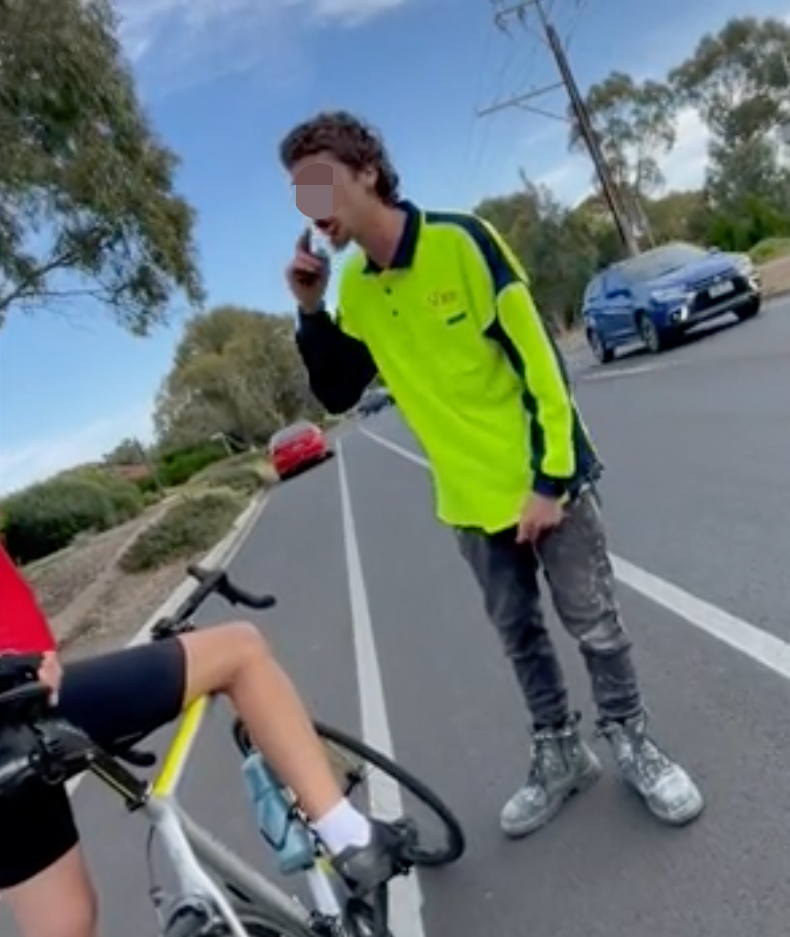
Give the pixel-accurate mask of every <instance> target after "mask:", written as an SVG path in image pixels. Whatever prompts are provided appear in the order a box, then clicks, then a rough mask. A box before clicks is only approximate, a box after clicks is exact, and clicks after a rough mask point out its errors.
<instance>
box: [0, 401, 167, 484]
mask: <svg viewBox="0 0 790 937" xmlns="http://www.w3.org/2000/svg"><path fill="white" fill-rule="evenodd" d="M150 414H151V406H150V404H148V405H146V406H145V407H141V406H137V407H134V408H133V409H131V410H128V411H125V412H123V413H118V414H116V415H115V416H114V417H112V418H107V419H103V420H97V421H96V422H94V423H90V424H89V425H87V426H85V427H83V428H82V429H80V430H77V431H76V432H74V433H68V434H63V435H62V436H53V437H42V438H39V439H31V440H29V441H27V442H24V443H21V444H20V445H17V446H3V447H2V448H0V493H8V492H9V491H15V490H16V489H18V488H21V487H23V486H24V485H28V484H30V483H31V482H35V481H40V480H42V479H44V478H47V477H49V476H50V475H54V474H55V473H56V472H60V471H62V470H63V469H66V468H69V467H71V466H72V465H81V464H82V463H84V462H90V461H93V460H95V459H100V458H101V457H102V456H103V455H104V454H105V453H106V452H109V451H110V449H112V448H113V446H115V445H117V444H118V443H119V442H120V441H121V439H122V438H123V437H126V436H137V437H139V438H140V439H141V440H142V441H147V440H148V439H150V437H151V435H152V426H151V417H150Z"/></svg>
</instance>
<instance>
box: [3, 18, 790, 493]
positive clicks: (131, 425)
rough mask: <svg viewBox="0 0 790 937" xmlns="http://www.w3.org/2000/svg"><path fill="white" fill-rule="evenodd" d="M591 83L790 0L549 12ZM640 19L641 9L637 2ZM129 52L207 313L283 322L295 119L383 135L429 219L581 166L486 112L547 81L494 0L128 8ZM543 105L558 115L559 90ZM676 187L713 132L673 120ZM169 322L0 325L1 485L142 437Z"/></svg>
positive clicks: (559, 137) (678, 53)
mask: <svg viewBox="0 0 790 937" xmlns="http://www.w3.org/2000/svg"><path fill="white" fill-rule="evenodd" d="M548 3H549V8H550V9H553V11H554V15H555V17H556V21H557V24H558V26H559V27H560V30H561V32H562V33H563V35H569V34H570V40H569V41H570V45H569V49H570V55H571V59H572V63H573V66H574V68H575V70H576V72H577V78H578V81H579V83H580V85H581V86H582V89H585V88H586V87H587V86H588V85H589V84H591V83H592V82H594V81H596V80H598V79H600V78H602V77H603V76H604V75H606V74H607V73H608V72H609V71H611V70H612V69H614V68H617V69H621V70H624V71H628V72H631V73H632V74H634V75H635V76H637V77H641V78H645V77H650V76H654V77H660V76H661V75H662V74H663V73H664V72H665V70H666V69H667V68H668V67H670V66H671V65H673V64H674V63H676V62H678V61H680V60H682V59H683V58H684V57H685V56H686V55H687V54H688V53H689V52H690V51H691V50H692V49H693V47H694V45H695V44H696V42H697V40H698V39H699V37H700V36H701V34H702V33H703V32H705V31H708V30H711V29H716V28H718V27H719V26H720V25H721V24H723V23H724V22H725V21H726V20H727V18H728V17H730V16H732V15H743V14H746V13H747V12H749V13H751V14H752V15H768V14H774V15H782V16H784V15H787V14H790V0H751V3H749V4H747V3H746V2H745V0H740V2H736V0H716V2H711V0H663V2H662V3H661V4H657V3H647V2H645V0H641V2H639V3H638V4H635V3H634V0H581V2H579V0H553V2H552V0H548ZM637 5H638V6H639V14H638V16H636V15H635V7H636V6H637ZM119 9H120V11H121V13H122V15H123V17H124V22H123V39H124V42H125V46H126V49H127V51H128V54H129V56H130V58H131V59H132V61H133V63H134V67H135V71H136V74H137V76H138V81H139V87H140V93H141V95H142V97H143V99H144V100H145V102H146V105H147V107H148V109H149V112H150V114H151V116H152V119H153V121H154V122H155V124H156V127H157V129H158V131H159V132H160V134H161V135H162V137H163V138H164V139H165V140H166V142H167V143H168V144H169V145H170V146H171V147H172V148H173V149H175V150H176V151H177V152H178V153H179V154H180V156H181V157H182V160H183V165H182V168H181V171H180V177H179V187H180V189H181V191H182V192H183V193H184V194H185V195H186V196H187V197H188V198H189V199H190V201H191V202H192V203H193V204H194V205H195V207H196V208H197V210H198V212H199V226H198V239H199V244H200V250H201V255H202V262H203V268H204V272H205V278H206V284H207V287H208V291H209V300H210V303H211V304H217V303H221V302H232V303H239V304H245V305H249V306H252V307H255V308H258V309H262V310H267V311H287V310H289V309H290V302H289V297H288V294H287V292H286V289H285V287H284V283H283V276H282V269H283V267H284V265H285V263H286V261H287V258H288V254H289V251H290V249H291V246H292V244H293V241H294V239H295V238H296V236H297V234H298V233H299V230H300V227H301V224H302V221H303V219H302V217H301V215H299V213H298V212H297V210H296V208H295V207H294V205H293V203H292V201H291V194H290V189H289V186H288V185H287V183H286V182H285V180H284V178H283V175H282V172H281V169H280V167H279V165H278V163H277V153H276V151H277V144H278V141H279V139H280V138H281V136H282V135H283V134H284V133H285V132H286V131H287V130H288V129H289V128H290V127H291V126H292V125H293V124H294V123H296V122H298V121H300V120H301V119H303V118H305V117H306V116H308V115H310V114H312V113H313V112H315V111H317V110H319V109H322V108H326V107H333V108H335V107H343V108H347V109H350V110H354V111H357V112H359V113H360V114H363V115H365V116H366V117H367V118H368V119H369V120H371V121H373V122H374V123H375V124H377V125H378V126H379V127H380V128H381V130H382V131H383V132H384V134H385V136H386V138H387V140H388V142H389V146H390V148H391V150H392V153H393V156H394V158H395V161H396V163H397V165H398V168H399V170H400V172H401V175H402V178H403V181H404V189H405V191H406V193H407V194H408V195H409V197H411V198H412V199H414V200H415V201H418V202H421V203H423V204H428V205H431V206H433V207H437V208H438V207H443V208H449V207H456V208H471V207H473V206H474V204H475V203H476V202H477V201H479V200H480V199H481V198H482V197H483V196H485V195H490V194H497V193H507V192H511V191H514V190H515V189H516V188H517V187H518V184H519V183H518V175H517V172H518V168H519V167H520V166H523V168H524V169H525V170H526V172H527V174H528V175H529V176H530V177H532V178H533V179H536V180H539V181H542V182H545V183H546V184H548V185H550V186H552V188H554V189H555V191H556V192H557V194H558V195H560V196H561V197H562V198H563V199H565V200H568V201H572V200H575V199H578V198H579V197H581V196H582V195H583V194H584V193H585V191H586V189H587V186H588V181H589V177H590V170H589V167H588V166H587V164H586V162H585V161H584V159H583V158H581V157H569V155H568V153H567V148H566V145H565V131H564V127H563V126H562V124H560V123H559V122H555V121H551V120H547V119H545V118H540V117H535V116H530V115H528V114H527V113H525V112H523V111H519V110H513V109H511V110H507V111H504V112H502V113H499V114H497V115H494V116H491V117H488V118H485V119H481V120H479V119H475V117H474V112H475V110H476V109H477V108H479V107H482V106H484V105H486V104H488V103H490V102H491V101H494V100H497V99H500V98H502V97H504V96H507V95H509V94H512V93H519V92H523V91H527V90H529V89H531V88H533V87H539V86H544V85H547V84H551V83H553V82H554V81H556V73H555V71H554V69H553V65H552V62H551V60H550V58H549V56H548V54H547V52H546V50H545V48H543V47H542V46H541V44H540V42H539V41H538V40H537V39H536V38H535V36H534V35H533V34H530V33H524V32H519V31H518V29H516V28H513V29H512V30H511V35H510V36H507V35H503V34H502V33H500V32H498V31H497V30H496V29H495V28H494V27H493V25H492V21H491V10H492V7H491V3H490V0H123V2H122V3H120V5H119ZM541 104H542V106H545V107H546V108H547V109H550V110H554V111H555V112H562V111H563V109H564V107H565V104H564V100H563V98H562V96H561V94H560V93H559V92H557V93H554V94H552V95H549V96H547V97H546V99H545V100H544V101H543V102H541ZM679 132H680V133H679V143H678V146H677V148H676V150H675V152H674V153H673V154H672V155H671V156H670V157H669V159H668V160H667V161H666V163H665V166H664V168H665V171H666V173H667V176H668V178H669V181H670V183H673V184H675V185H679V186H682V185H689V184H696V183H698V182H699V181H700V180H701V173H702V167H703V165H704V156H705V146H706V137H705V133H704V130H703V129H702V128H701V126H700V124H699V122H698V121H697V120H696V118H695V116H694V114H692V113H687V114H684V115H683V116H682V118H681V122H680V127H679ZM178 334H179V322H178V321H177V320H176V321H175V322H174V323H173V325H172V326H171V327H169V328H167V329H162V330H160V331H159V332H157V333H156V334H155V335H154V336H153V337H151V338H148V339H135V338H132V337H130V336H128V335H127V334H126V333H124V332H123V331H122V330H121V329H120V328H119V327H117V326H116V325H114V324H113V323H112V322H111V321H109V320H108V319H107V318H106V317H105V316H104V314H103V313H102V310H101V309H97V308H95V307H90V306H87V307H86V306H80V305H75V306H73V307H70V308H65V309H64V308H60V309H59V310H58V311H57V312H41V313H37V314H35V315H31V316H23V315H21V314H14V313H12V314H11V316H10V317H9V320H8V322H7V324H6V326H5V327H4V328H3V329H2V330H0V400H2V402H3V403H2V416H1V417H0V491H2V490H10V489H13V488H16V487H18V486H20V485H22V484H25V483H27V482H29V481H31V480H33V479H36V478H41V477H45V476H46V475H48V474H50V473H52V472H54V471H56V470H58V469H60V468H63V467H65V466H67V465H70V464H74V463H76V462H80V461H84V460H86V459H90V458H95V457H98V456H100V455H101V454H102V453H103V452H105V451H107V450H108V449H110V448H111V447H112V446H113V444H114V443H115V442H117V441H118V440H120V439H121V438H122V437H124V436H127V435H132V434H136V435H139V436H141V437H143V438H147V437H149V436H150V432H151V429H150V413H151V408H152V402H153V398H154V395H155V393H156V390H157V388H158V386H159V384H160V382H161V380H162V378H163V377H164V375H165V374H166V372H167V370H168V367H169V364H170V360H171V356H172V353H173V348H174V345H175V343H176V341H177V340H178Z"/></svg>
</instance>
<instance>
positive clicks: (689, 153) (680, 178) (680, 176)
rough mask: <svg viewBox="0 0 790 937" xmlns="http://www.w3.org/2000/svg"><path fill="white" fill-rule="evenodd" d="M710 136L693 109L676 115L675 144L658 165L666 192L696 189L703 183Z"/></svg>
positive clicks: (687, 109)
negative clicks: (659, 165)
mask: <svg viewBox="0 0 790 937" xmlns="http://www.w3.org/2000/svg"><path fill="white" fill-rule="evenodd" d="M709 142H710V133H709V131H708V128H707V127H706V126H705V124H703V122H702V120H701V119H700V116H699V114H698V113H697V112H696V111H695V110H694V109H693V108H685V109H684V110H682V111H681V112H680V114H679V115H678V121H677V142H676V143H675V147H674V149H673V150H672V152H671V153H670V154H669V156H667V157H666V158H665V159H664V160H663V161H662V163H661V168H662V170H663V172H664V175H665V177H666V180H667V188H669V189H694V188H699V187H700V186H701V185H702V183H703V182H704V180H705V167H706V165H707V162H708V144H709Z"/></svg>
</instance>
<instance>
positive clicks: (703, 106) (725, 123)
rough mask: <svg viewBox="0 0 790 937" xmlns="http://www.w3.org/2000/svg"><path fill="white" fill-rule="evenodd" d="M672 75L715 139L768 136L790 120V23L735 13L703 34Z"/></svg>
mask: <svg viewBox="0 0 790 937" xmlns="http://www.w3.org/2000/svg"><path fill="white" fill-rule="evenodd" d="M669 80H670V83H671V85H672V87H673V88H674V90H675V94H676V96H677V97H678V99H679V100H680V101H682V102H683V103H686V104H690V105H692V106H693V107H695V108H696V109H697V111H698V112H699V114H700V116H701V117H702V119H703V120H704V121H705V123H706V124H707V126H708V129H709V130H710V132H711V133H712V135H713V137H714V139H715V141H716V142H717V143H719V144H721V145H724V146H728V147H739V146H741V145H743V144H748V143H750V142H752V141H754V140H756V139H758V138H760V137H764V136H765V135H766V134H768V133H770V132H771V131H773V130H776V129H777V128H778V127H780V126H782V125H784V124H787V123H788V122H790V94H788V91H790V25H788V24H787V23H784V22H782V21H781V20H778V19H773V18H767V19H762V20H758V19H756V18H755V17H742V18H736V19H732V20H730V21H729V22H728V23H726V24H725V25H724V27H723V28H722V29H721V30H720V31H719V32H718V33H717V34H716V35H706V36H704V37H703V38H702V39H701V40H700V42H699V44H698V45H697V48H696V50H695V51H694V54H693V55H692V56H691V57H690V58H689V59H688V60H687V61H686V62H683V63H682V64H681V65H679V66H678V67H677V68H675V69H673V71H672V72H670V75H669Z"/></svg>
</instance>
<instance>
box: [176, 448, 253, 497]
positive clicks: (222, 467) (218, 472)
mask: <svg viewBox="0 0 790 937" xmlns="http://www.w3.org/2000/svg"><path fill="white" fill-rule="evenodd" d="M190 484H191V485H206V486H207V487H210V488H230V489H232V490H233V491H238V492H239V493H240V494H244V495H254V494H255V492H256V491H259V490H260V489H261V488H262V487H263V486H264V485H265V484H266V478H265V476H264V473H263V471H262V460H261V458H260V456H259V457H258V458H257V459H256V461H255V462H253V461H251V460H249V459H248V460H247V462H246V463H244V462H240V461H235V460H231V459H227V460H225V461H223V462H217V463H216V464H215V465H210V466H209V467H208V468H206V469H203V471H201V472H198V473H197V475H193V476H192V478H191V479H190Z"/></svg>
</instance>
